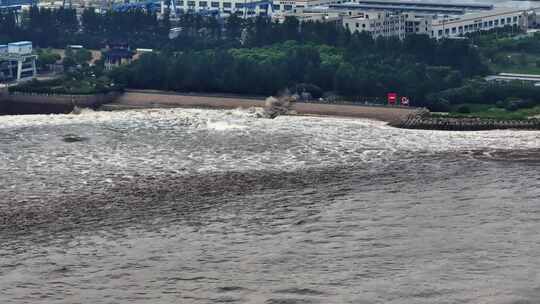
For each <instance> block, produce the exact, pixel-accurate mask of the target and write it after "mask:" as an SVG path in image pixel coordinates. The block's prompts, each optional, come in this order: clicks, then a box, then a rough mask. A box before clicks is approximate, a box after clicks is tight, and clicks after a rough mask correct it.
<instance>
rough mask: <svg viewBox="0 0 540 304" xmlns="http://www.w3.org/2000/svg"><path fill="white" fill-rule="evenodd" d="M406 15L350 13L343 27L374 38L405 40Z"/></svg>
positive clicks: (378, 12) (374, 12)
mask: <svg viewBox="0 0 540 304" xmlns="http://www.w3.org/2000/svg"><path fill="white" fill-rule="evenodd" d="M405 21H406V18H405V15H404V14H401V13H392V12H388V11H366V12H360V11H349V12H348V14H347V15H346V17H344V18H343V26H345V27H346V28H348V29H349V30H350V31H351V33H353V32H367V33H369V34H370V35H371V36H372V37H373V38H377V37H398V38H400V39H403V38H405Z"/></svg>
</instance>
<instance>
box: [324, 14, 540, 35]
mask: <svg viewBox="0 0 540 304" xmlns="http://www.w3.org/2000/svg"><path fill="white" fill-rule="evenodd" d="M331 10H334V11H335V8H333V9H331ZM339 11H341V12H343V13H344V15H345V17H344V19H343V26H345V27H347V28H348V29H349V30H350V31H351V32H354V31H359V32H362V31H365V32H368V33H370V34H371V35H372V36H373V37H379V36H383V37H399V38H403V37H405V35H407V34H426V35H428V36H430V37H431V38H436V39H440V38H457V37H462V36H464V35H465V34H467V33H473V32H477V31H487V30H492V29H495V28H502V27H505V26H516V27H519V28H521V29H526V28H527V27H528V26H529V24H532V23H533V22H534V21H535V20H536V13H535V12H534V10H533V9H530V10H523V9H519V10H518V9H508V8H496V9H492V10H488V11H482V12H474V13H465V14H463V15H440V14H429V13H427V14H426V13H419V12H403V13H399V12H395V13H391V12H389V11H372V10H355V9H348V10H346V9H340V10H339Z"/></svg>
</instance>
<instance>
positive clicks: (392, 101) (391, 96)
mask: <svg viewBox="0 0 540 304" xmlns="http://www.w3.org/2000/svg"><path fill="white" fill-rule="evenodd" d="M387 97H388V104H391V105H395V104H396V101H397V93H388V94H387Z"/></svg>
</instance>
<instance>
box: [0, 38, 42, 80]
mask: <svg viewBox="0 0 540 304" xmlns="http://www.w3.org/2000/svg"><path fill="white" fill-rule="evenodd" d="M36 60H37V56H36V55H33V54H32V42H30V41H20V42H13V43H8V44H7V45H0V80H8V81H13V80H15V81H20V80H21V79H28V78H33V77H35V76H36Z"/></svg>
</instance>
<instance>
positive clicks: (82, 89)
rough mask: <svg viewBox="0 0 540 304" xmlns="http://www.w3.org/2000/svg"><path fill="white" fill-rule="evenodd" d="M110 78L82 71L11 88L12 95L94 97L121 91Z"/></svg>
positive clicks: (32, 81)
mask: <svg viewBox="0 0 540 304" xmlns="http://www.w3.org/2000/svg"><path fill="white" fill-rule="evenodd" d="M121 90H122V88H121V87H119V86H117V85H115V84H114V83H113V82H112V81H111V80H110V79H109V78H108V77H106V76H101V77H96V76H95V75H94V74H90V75H89V74H86V73H84V72H82V71H77V72H74V73H68V74H66V75H65V76H63V77H59V78H56V79H51V80H42V81H40V80H36V79H33V80H31V81H28V82H23V83H20V84H18V85H16V86H10V87H9V92H10V93H12V94H13V93H33V94H51V95H94V94H105V93H109V92H115V91H121Z"/></svg>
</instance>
